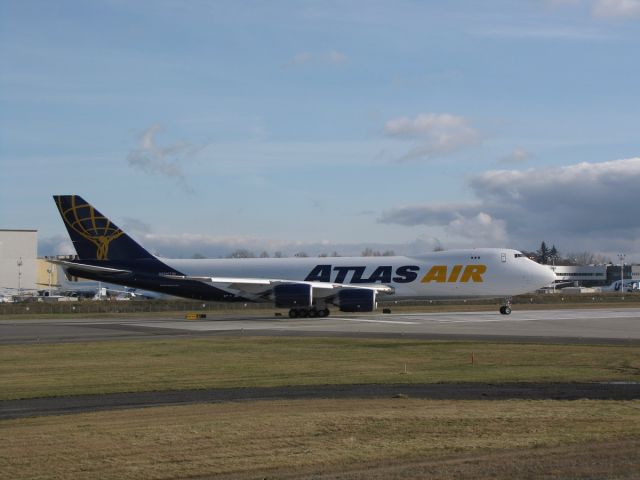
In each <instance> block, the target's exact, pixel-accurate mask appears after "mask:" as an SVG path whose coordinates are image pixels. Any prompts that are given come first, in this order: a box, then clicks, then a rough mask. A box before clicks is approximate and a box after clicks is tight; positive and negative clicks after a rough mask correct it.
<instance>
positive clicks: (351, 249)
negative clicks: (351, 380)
mask: <svg viewBox="0 0 640 480" xmlns="http://www.w3.org/2000/svg"><path fill="white" fill-rule="evenodd" d="M639 52H640V0H487V1H484V2H477V1H462V0H451V1H447V2H440V1H435V0H434V1H429V0H425V1H404V0H399V1H393V2H390V1H376V0H369V1H357V0H353V1H330V0H325V1H304V0H301V1H251V0H247V1H242V2H237V1H205V0H191V1H178V0H154V1H146V0H139V1H136V2H131V1H125V0H92V1H91V2H86V1H71V0H68V1H65V0H60V1H56V2H50V1H36V0H4V1H3V2H0V228H7V229H11V228H15V229H37V230H38V232H39V233H38V235H39V253H40V254H41V255H50V254H64V253H71V251H72V250H71V244H70V242H69V240H68V238H67V235H66V231H65V229H64V226H63V224H62V221H61V220H60V218H59V216H58V214H57V211H56V208H55V205H54V203H53V200H52V199H51V195H54V194H79V195H82V196H83V197H84V198H85V199H86V200H88V201H89V202H90V203H92V204H93V205H94V206H95V207H96V208H97V209H98V210H100V211H101V212H102V213H103V214H105V215H106V216H108V217H109V218H111V219H112V220H113V221H114V222H115V223H117V224H118V226H120V227H121V228H123V229H124V230H126V231H127V232H128V233H130V234H131V235H132V236H133V237H134V238H136V239H137V240H138V241H139V242H140V243H141V244H142V245H144V246H145V247H147V248H148V249H150V250H151V251H152V252H154V253H158V254H160V255H163V256H175V257H190V256H192V255H193V254H196V253H197V254H201V255H205V256H211V257H217V256H221V255H225V254H227V253H229V252H230V251H233V250H235V249H237V248H246V249H249V250H251V251H254V252H256V253H259V252H261V251H263V250H266V251H267V252H269V253H273V252H274V251H282V252H285V253H286V254H293V253H295V252H298V251H304V252H306V253H308V254H310V255H315V254H320V253H331V252H333V251H337V252H338V253H341V254H359V253H360V252H361V251H362V250H363V249H364V248H366V247H371V248H374V249H379V250H394V251H395V252H396V253H399V254H419V253H428V252H429V251H431V250H433V249H434V248H436V247H440V248H446V249H449V248H461V247H465V248H466V247H488V246H489V247H511V248H516V249H524V250H535V249H537V248H538V247H539V246H540V243H541V242H542V241H545V242H547V243H548V244H550V245H552V244H553V245H555V246H556V247H557V248H558V249H559V250H560V253H561V254H565V255H568V254H570V253H575V252H581V251H589V252H593V253H598V254H602V255H605V256H608V257H610V258H611V259H613V260H616V259H617V255H618V254H619V253H624V254H625V255H626V261H627V262H629V261H635V262H640V215H638V213H637V212H638V206H640V122H639V119H640V118H639V113H640V80H639V79H640V53H639Z"/></svg>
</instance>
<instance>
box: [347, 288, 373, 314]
mask: <svg viewBox="0 0 640 480" xmlns="http://www.w3.org/2000/svg"><path fill="white" fill-rule="evenodd" d="M377 306H378V305H377V304H376V292H375V290H368V289H364V288H347V289H344V290H341V291H340V292H339V293H338V307H340V311H341V312H372V311H374V310H375V309H376V307H377Z"/></svg>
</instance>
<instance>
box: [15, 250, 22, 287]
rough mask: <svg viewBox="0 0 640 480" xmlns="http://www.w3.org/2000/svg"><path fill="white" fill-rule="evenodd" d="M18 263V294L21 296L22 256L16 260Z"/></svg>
mask: <svg viewBox="0 0 640 480" xmlns="http://www.w3.org/2000/svg"><path fill="white" fill-rule="evenodd" d="M16 264H17V265H18V295H19V296H22V257H20V258H19V259H18V261H17V262H16Z"/></svg>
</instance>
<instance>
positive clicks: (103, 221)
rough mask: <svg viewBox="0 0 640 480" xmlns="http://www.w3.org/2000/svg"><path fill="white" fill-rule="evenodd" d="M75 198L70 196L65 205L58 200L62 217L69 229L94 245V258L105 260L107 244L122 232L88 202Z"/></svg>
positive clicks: (107, 250)
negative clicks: (77, 202)
mask: <svg viewBox="0 0 640 480" xmlns="http://www.w3.org/2000/svg"><path fill="white" fill-rule="evenodd" d="M76 198H77V197H75V196H73V197H71V204H70V205H65V206H63V205H62V201H61V200H60V199H59V200H58V208H59V210H60V213H61V214H62V218H63V219H64V222H65V223H66V224H67V226H68V227H69V228H70V229H72V230H73V231H74V232H76V233H77V234H78V235H80V236H81V237H82V238H84V239H86V240H88V241H89V242H91V243H92V244H93V245H95V247H96V259H98V260H107V259H108V254H109V244H110V243H111V242H113V241H114V240H115V239H116V238H118V237H120V236H121V235H123V234H124V232H123V231H122V230H120V229H119V228H118V227H117V226H115V225H114V224H113V223H111V220H109V219H108V218H106V217H105V216H103V215H102V214H101V213H100V212H98V211H97V210H96V209H95V208H93V207H92V206H91V205H89V204H88V203H81V204H76Z"/></svg>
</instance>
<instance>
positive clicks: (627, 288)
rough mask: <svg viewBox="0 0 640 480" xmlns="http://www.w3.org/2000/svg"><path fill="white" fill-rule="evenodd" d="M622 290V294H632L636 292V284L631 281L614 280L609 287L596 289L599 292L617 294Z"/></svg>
mask: <svg viewBox="0 0 640 480" xmlns="http://www.w3.org/2000/svg"><path fill="white" fill-rule="evenodd" d="M621 287H622V289H623V291H624V292H633V291H636V290H638V282H634V281H632V280H626V279H625V280H616V281H615V282H613V283H612V284H611V285H607V286H604V287H596V288H597V290H598V291H600V292H619V291H620V289H621Z"/></svg>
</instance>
